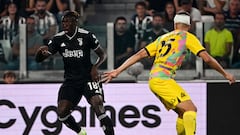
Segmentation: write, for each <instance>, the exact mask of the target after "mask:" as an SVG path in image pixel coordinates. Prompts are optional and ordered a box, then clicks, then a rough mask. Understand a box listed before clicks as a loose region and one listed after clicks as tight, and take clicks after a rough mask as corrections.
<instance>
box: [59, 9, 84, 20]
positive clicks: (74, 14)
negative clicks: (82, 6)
mask: <svg viewBox="0 0 240 135" xmlns="http://www.w3.org/2000/svg"><path fill="white" fill-rule="evenodd" d="M64 17H73V18H74V19H76V22H77V21H78V19H79V17H80V15H79V13H78V12H76V11H70V10H67V11H65V12H64V13H63V18H64Z"/></svg>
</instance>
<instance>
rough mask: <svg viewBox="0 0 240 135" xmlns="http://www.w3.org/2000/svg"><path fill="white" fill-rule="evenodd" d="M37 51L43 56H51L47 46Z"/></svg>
mask: <svg viewBox="0 0 240 135" xmlns="http://www.w3.org/2000/svg"><path fill="white" fill-rule="evenodd" d="M38 51H40V52H41V53H42V55H44V56H48V55H51V52H49V51H48V46H41V47H39V49H38Z"/></svg>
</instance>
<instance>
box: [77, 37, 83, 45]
mask: <svg viewBox="0 0 240 135" xmlns="http://www.w3.org/2000/svg"><path fill="white" fill-rule="evenodd" d="M77 40H78V44H79V45H80V46H82V45H83V39H82V38H77Z"/></svg>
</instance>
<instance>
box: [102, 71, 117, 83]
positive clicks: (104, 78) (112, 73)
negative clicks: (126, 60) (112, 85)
mask: <svg viewBox="0 0 240 135" xmlns="http://www.w3.org/2000/svg"><path fill="white" fill-rule="evenodd" d="M118 74H119V73H118V71H117V70H112V71H110V72H105V73H104V74H103V75H102V79H101V82H104V83H108V82H110V81H111V80H112V79H113V78H116V77H117V76H118Z"/></svg>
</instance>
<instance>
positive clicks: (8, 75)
mask: <svg viewBox="0 0 240 135" xmlns="http://www.w3.org/2000/svg"><path fill="white" fill-rule="evenodd" d="M7 77H13V78H17V76H16V74H15V73H14V72H12V71H6V72H4V74H3V79H5V78H7Z"/></svg>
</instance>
